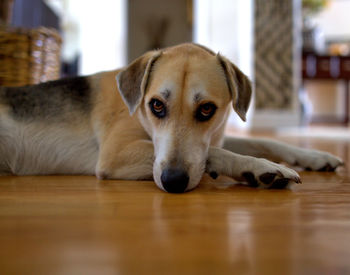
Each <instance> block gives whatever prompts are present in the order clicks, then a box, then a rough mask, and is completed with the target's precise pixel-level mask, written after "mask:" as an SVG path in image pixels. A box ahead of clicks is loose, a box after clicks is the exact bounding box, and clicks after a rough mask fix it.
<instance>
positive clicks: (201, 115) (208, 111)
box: [196, 103, 217, 121]
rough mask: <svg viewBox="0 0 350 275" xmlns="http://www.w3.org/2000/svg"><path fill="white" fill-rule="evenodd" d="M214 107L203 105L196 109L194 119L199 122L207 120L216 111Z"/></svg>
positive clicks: (210, 104) (211, 104)
mask: <svg viewBox="0 0 350 275" xmlns="http://www.w3.org/2000/svg"><path fill="white" fill-rule="evenodd" d="M216 108H217V107H216V106H215V104H213V103H205V104H202V105H200V106H199V107H198V109H197V111H196V119H197V120H199V121H207V120H209V119H210V118H211V117H212V116H213V115H214V114H215V111H216Z"/></svg>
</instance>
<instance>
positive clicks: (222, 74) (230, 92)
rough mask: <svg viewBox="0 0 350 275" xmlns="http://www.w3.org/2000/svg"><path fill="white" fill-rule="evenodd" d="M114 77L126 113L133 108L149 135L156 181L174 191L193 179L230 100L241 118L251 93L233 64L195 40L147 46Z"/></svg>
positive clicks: (215, 141) (202, 165)
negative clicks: (158, 47) (153, 47)
mask: <svg viewBox="0 0 350 275" xmlns="http://www.w3.org/2000/svg"><path fill="white" fill-rule="evenodd" d="M117 82H118V88H119V91H120V93H121V95H122V97H123V100H124V102H125V104H126V105H127V106H128V108H129V111H130V114H131V115H133V114H134V113H137V116H138V118H139V120H140V122H141V124H142V125H143V127H144V128H145V130H146V131H147V132H148V134H149V135H150V137H151V138H152V141H153V145H154V154H155V155H154V157H155V160H154V164H153V177H154V180H155V182H156V184H157V185H158V186H159V187H160V188H161V189H163V190H166V191H168V192H176V193H180V192H184V191H188V190H191V189H193V188H195V187H196V186H197V185H198V183H199V181H200V179H201V178H202V175H203V173H204V171H205V166H206V161H207V155H208V149H209V146H210V145H216V146H218V145H219V143H220V142H221V141H220V140H219V139H220V138H221V137H222V134H223V130H224V124H225V122H226V120H227V116H228V114H229V109H230V106H231V104H230V103H231V102H232V104H233V109H234V110H235V111H236V113H237V114H238V115H239V116H240V117H241V118H242V119H243V120H245V119H246V112H247V109H248V106H249V102H250V98H251V86H250V82H249V80H248V79H247V77H246V76H245V75H244V74H243V73H242V72H241V71H240V70H239V69H238V68H237V67H236V66H235V65H233V64H232V63H231V62H230V61H228V60H227V59H226V58H225V57H223V56H221V55H219V54H217V55H215V54H214V53H213V52H212V51H210V50H208V49H206V48H204V47H202V46H199V45H195V44H182V45H179V46H176V47H172V48H168V49H165V50H161V51H152V52H148V53H146V54H145V55H143V56H141V57H140V58H138V59H136V60H135V61H134V62H133V63H131V64H130V65H129V66H128V67H126V68H125V69H124V70H123V71H121V72H120V73H119V74H118V75H117Z"/></svg>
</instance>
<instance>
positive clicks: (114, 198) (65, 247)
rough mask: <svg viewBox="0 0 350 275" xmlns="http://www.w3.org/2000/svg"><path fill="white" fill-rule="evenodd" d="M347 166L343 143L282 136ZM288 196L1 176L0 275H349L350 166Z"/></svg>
mask: <svg viewBox="0 0 350 275" xmlns="http://www.w3.org/2000/svg"><path fill="white" fill-rule="evenodd" d="M285 140H286V141H287V142H289V143H293V144H297V145H301V146H304V147H310V146H313V147H316V148H319V149H323V150H328V151H331V152H333V153H335V154H337V155H339V156H341V157H342V158H343V159H344V160H345V161H346V162H347V163H349V143H347V142H340V141H337V142H332V141H317V140H312V139H307V138H302V139H298V138H288V139H287V138H285ZM300 175H301V178H302V180H303V184H302V185H300V186H295V187H294V188H293V190H256V189H253V188H249V187H245V186H242V185H233V182H232V181H231V180H229V179H226V178H219V179H217V180H215V181H214V180H212V179H209V178H208V177H205V179H204V180H203V181H202V183H201V184H200V186H199V188H197V189H196V190H194V191H192V192H189V193H186V194H180V195H176V194H167V193H164V192H163V191H161V190H159V189H158V188H157V187H156V186H155V184H154V183H152V182H131V181H98V180H97V179H95V178H94V177H85V176H84V177H83V176H48V177H46V176H45V177H44V176H42V177H1V178H0V247H1V250H0V274H349V273H350V260H349V259H350V177H349V176H350V174H349V166H346V167H344V168H341V169H339V170H338V171H337V172H336V173H319V172H300Z"/></svg>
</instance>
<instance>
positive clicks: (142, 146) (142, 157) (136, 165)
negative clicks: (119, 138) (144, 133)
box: [96, 140, 154, 180]
mask: <svg viewBox="0 0 350 275" xmlns="http://www.w3.org/2000/svg"><path fill="white" fill-rule="evenodd" d="M153 154H154V150H153V144H152V142H151V141H149V140H136V141H132V142H130V143H128V144H123V145H122V146H121V145H120V144H119V146H118V144H112V143H111V142H108V141H107V142H106V143H105V144H104V146H102V148H101V151H100V155H99V160H98V163H97V167H96V176H97V178H99V179H123V180H140V179H143V180H147V179H152V178H153V160H154V157H153Z"/></svg>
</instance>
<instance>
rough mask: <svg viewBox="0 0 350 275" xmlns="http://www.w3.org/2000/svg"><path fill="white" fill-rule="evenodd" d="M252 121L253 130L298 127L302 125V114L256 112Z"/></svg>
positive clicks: (269, 111)
mask: <svg viewBox="0 0 350 275" xmlns="http://www.w3.org/2000/svg"><path fill="white" fill-rule="evenodd" d="M251 119H252V120H251V124H250V128H251V129H252V130H263V129H276V128H283V127H297V126H300V124H301V118H300V114H299V113H298V112H293V111H275V110H268V111H265V110H264V111H259V110H255V111H254V114H253V115H252V118H251Z"/></svg>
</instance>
